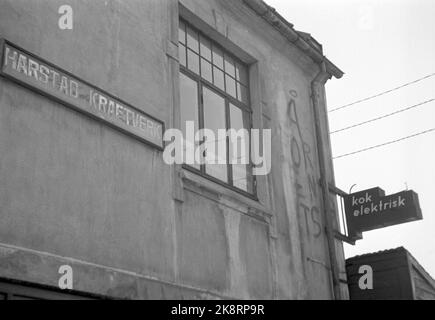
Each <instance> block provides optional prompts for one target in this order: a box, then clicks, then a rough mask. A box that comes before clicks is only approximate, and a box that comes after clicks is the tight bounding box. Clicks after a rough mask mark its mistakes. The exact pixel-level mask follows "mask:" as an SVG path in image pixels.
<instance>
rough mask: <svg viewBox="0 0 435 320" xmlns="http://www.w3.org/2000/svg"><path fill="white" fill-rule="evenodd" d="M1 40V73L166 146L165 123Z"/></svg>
mask: <svg viewBox="0 0 435 320" xmlns="http://www.w3.org/2000/svg"><path fill="white" fill-rule="evenodd" d="M0 41H1V57H2V66H1V68H0V74H1V75H3V76H4V77H6V78H9V79H11V80H14V81H16V82H18V83H20V84H21V85H24V86H26V87H28V88H31V89H33V90H36V91H38V92H39V93H41V94H44V95H46V96H49V97H50V98H53V99H55V100H57V101H59V102H60V103H62V104H65V105H67V106H69V107H71V108H74V109H76V110H78V111H80V112H83V113H86V114H87V115H90V116H92V117H94V118H98V119H100V120H102V121H103V122H105V123H106V124H109V125H111V126H112V127H114V128H116V129H118V130H121V131H123V132H125V133H128V134H130V135H133V136H135V137H136V138H139V139H140V140H142V141H144V142H146V143H148V144H151V145H153V146H155V147H157V148H159V149H163V132H164V123H163V122H162V121H160V120H157V119H155V118H153V117H151V116H149V115H147V114H146V113H144V112H143V111H140V110H138V109H137V108H134V107H132V106H130V105H129V104H127V103H125V102H123V101H121V100H120V99H117V98H115V97H113V96H112V95H110V94H108V93H107V92H104V91H103V90H101V89H99V88H97V87H95V86H93V85H90V84H88V83H87V82H85V81H82V80H80V79H78V78H77V77H75V76H73V75H71V74H69V73H68V72H66V71H64V70H62V69H60V68H58V67H56V66H54V65H53V64H51V63H49V62H46V61H44V60H42V59H41V58H38V57H36V56H35V55H33V54H31V53H29V52H26V51H25V50H23V49H20V48H19V47H17V46H15V45H13V44H12V43H10V42H9V41H6V40H0Z"/></svg>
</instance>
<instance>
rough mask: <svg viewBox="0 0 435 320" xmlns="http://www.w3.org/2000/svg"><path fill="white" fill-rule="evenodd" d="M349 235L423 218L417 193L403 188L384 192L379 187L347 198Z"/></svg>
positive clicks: (346, 209)
mask: <svg viewBox="0 0 435 320" xmlns="http://www.w3.org/2000/svg"><path fill="white" fill-rule="evenodd" d="M344 204H345V211H346V220H347V227H348V230H349V234H353V235H355V234H360V233H361V232H364V231H370V230H375V229H380V228H384V227H388V226H393V225H397V224H402V223H406V222H410V221H417V220H422V219H423V216H422V213H421V209H420V204H419V200H418V195H417V193H415V192H414V191H403V192H399V193H397V194H393V195H389V196H386V195H385V191H384V190H382V189H380V188H373V189H369V190H364V191H360V192H357V193H353V194H349V195H347V196H345V197H344Z"/></svg>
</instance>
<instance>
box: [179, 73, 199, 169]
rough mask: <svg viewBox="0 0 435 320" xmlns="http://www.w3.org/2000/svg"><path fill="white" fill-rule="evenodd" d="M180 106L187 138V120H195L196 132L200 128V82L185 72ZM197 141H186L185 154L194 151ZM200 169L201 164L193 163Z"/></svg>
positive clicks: (181, 86) (183, 129)
mask: <svg viewBox="0 0 435 320" xmlns="http://www.w3.org/2000/svg"><path fill="white" fill-rule="evenodd" d="M180 106H181V130H182V132H183V137H184V138H185V139H187V137H188V136H187V135H186V122H187V121H193V122H194V124H195V132H197V131H198V130H199V121H198V120H199V116H198V83H197V82H196V81H194V80H192V79H191V78H189V77H188V76H186V75H184V74H183V73H181V74H180ZM197 145H198V144H197V143H195V141H192V140H190V141H187V140H186V141H185V145H184V154H186V152H194V150H195V147H197ZM193 167H195V168H197V169H199V168H200V166H199V165H193Z"/></svg>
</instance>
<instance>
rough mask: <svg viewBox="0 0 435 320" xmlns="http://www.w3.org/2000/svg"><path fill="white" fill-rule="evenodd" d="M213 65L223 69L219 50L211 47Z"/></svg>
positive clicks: (221, 53)
mask: <svg viewBox="0 0 435 320" xmlns="http://www.w3.org/2000/svg"><path fill="white" fill-rule="evenodd" d="M213 64H214V65H215V66H218V67H219V68H220V69H222V70H223V69H224V54H223V52H222V50H221V49H219V48H218V47H216V46H213Z"/></svg>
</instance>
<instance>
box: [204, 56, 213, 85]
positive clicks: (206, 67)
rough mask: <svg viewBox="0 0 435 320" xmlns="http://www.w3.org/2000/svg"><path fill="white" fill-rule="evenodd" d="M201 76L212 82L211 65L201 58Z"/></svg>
mask: <svg viewBox="0 0 435 320" xmlns="http://www.w3.org/2000/svg"><path fill="white" fill-rule="evenodd" d="M201 76H202V77H203V78H204V79H205V80H207V81H210V82H213V76H212V71H211V63H210V62H208V61H207V60H204V59H203V58H201Z"/></svg>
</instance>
